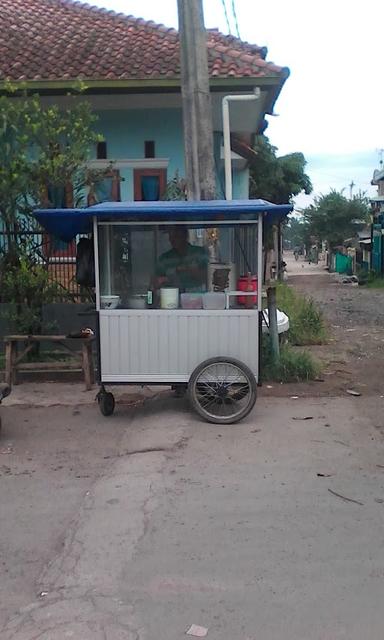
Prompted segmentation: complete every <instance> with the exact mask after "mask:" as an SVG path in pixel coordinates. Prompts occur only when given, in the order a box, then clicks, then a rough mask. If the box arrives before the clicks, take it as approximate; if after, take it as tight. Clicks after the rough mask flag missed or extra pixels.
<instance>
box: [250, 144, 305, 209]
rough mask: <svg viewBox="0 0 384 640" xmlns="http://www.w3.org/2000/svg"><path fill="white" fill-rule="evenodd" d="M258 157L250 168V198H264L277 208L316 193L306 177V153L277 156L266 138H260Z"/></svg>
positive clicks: (274, 148) (275, 150)
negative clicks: (301, 196)
mask: <svg viewBox="0 0 384 640" xmlns="http://www.w3.org/2000/svg"><path fill="white" fill-rule="evenodd" d="M254 149H255V151H256V152H257V157H256V158H255V160H254V162H253V163H252V165H251V167H250V197H251V198H263V199H264V200H269V201H270V202H274V203H276V204H285V203H287V202H291V200H292V198H293V196H297V195H298V194H299V193H300V192H301V191H304V193H306V194H310V193H311V192H312V183H311V180H310V178H309V176H308V175H307V174H306V173H305V166H306V164H307V162H306V160H305V157H304V155H303V154H302V153H299V152H296V153H289V154H288V155H285V156H277V155H276V152H277V147H274V146H273V145H271V143H270V142H269V140H268V138H267V137H266V136H263V135H262V136H257V139H256V143H255V146H254Z"/></svg>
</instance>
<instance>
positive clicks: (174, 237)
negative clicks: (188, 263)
mask: <svg viewBox="0 0 384 640" xmlns="http://www.w3.org/2000/svg"><path fill="white" fill-rule="evenodd" d="M168 237H169V242H170V244H171V246H172V248H173V249H175V250H176V251H179V252H180V253H182V252H183V251H185V249H186V247H187V245H188V229H187V227H182V226H180V227H176V226H175V227H172V228H171V229H170V231H169V234H168Z"/></svg>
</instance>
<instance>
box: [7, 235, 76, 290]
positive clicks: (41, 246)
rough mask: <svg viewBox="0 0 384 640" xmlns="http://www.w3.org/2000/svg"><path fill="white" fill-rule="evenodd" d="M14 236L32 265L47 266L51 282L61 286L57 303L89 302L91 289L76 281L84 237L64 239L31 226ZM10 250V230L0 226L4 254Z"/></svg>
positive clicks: (58, 286) (58, 288)
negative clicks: (8, 234) (80, 244)
mask: <svg viewBox="0 0 384 640" xmlns="http://www.w3.org/2000/svg"><path fill="white" fill-rule="evenodd" d="M13 237H14V238H15V239H16V242H17V244H18V245H19V246H22V247H23V250H24V251H25V252H26V254H27V255H28V257H29V259H30V261H31V264H39V265H41V266H43V267H44V268H45V269H46V270H47V273H48V275H49V281H50V282H52V283H55V284H56V285H57V287H56V289H57V293H55V300H54V302H87V301H88V300H89V291H88V290H86V289H84V287H80V286H79V285H78V284H77V282H76V245H77V242H78V241H79V239H80V237H81V236H78V237H76V238H75V239H74V240H73V241H72V242H70V243H65V242H61V241H60V240H57V239H55V238H53V237H52V236H50V235H48V234H47V233H45V232H44V231H42V230H41V229H39V228H32V227H27V228H23V229H22V230H20V231H18V232H16V233H15V232H13ZM8 250H9V239H8V236H7V234H6V232H5V231H4V230H2V229H0V257H1V255H4V254H5V253H7V251H8Z"/></svg>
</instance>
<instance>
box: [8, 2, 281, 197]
mask: <svg viewBox="0 0 384 640" xmlns="http://www.w3.org/2000/svg"><path fill="white" fill-rule="evenodd" d="M0 40H1V41H2V42H3V45H2V58H1V60H0V90H1V86H2V85H3V86H4V83H5V82H6V81H7V80H11V81H12V83H14V84H16V85H17V84H20V85H21V84H22V85H23V86H27V88H28V90H30V91H34V92H38V93H39V94H40V95H41V96H42V97H43V100H44V101H45V102H47V103H52V102H54V103H56V104H62V105H64V104H65V103H66V100H67V97H66V95H67V93H68V91H69V90H71V89H72V88H73V87H74V84H75V83H78V81H79V80H81V81H82V83H83V84H84V86H85V87H86V88H85V91H84V92H83V94H82V97H81V99H82V100H83V99H87V100H89V101H90V103H91V105H92V108H93V110H94V111H95V112H96V113H97V115H98V116H99V122H98V127H97V128H98V131H99V132H100V133H101V134H102V135H103V137H104V142H103V143H100V144H99V145H97V148H95V149H94V150H93V158H92V160H91V163H90V166H91V167H92V168H95V169H96V168H98V169H108V168H111V174H110V176H108V178H106V179H105V180H104V181H103V183H102V184H99V185H98V187H97V189H95V190H94V192H93V193H92V194H89V196H90V198H89V199H90V201H93V202H94V201H95V200H105V199H121V200H140V199H149V200H156V199H158V198H160V197H161V195H162V193H163V192H164V190H165V188H166V185H167V183H168V182H169V181H170V180H172V179H173V178H174V177H175V176H176V175H178V176H179V177H180V178H182V177H183V176H184V149H183V122H182V105H181V89H180V54H179V36H178V32H177V31H176V30H175V29H169V28H167V27H165V26H163V25H159V24H155V23H154V22H152V21H145V20H142V19H140V18H134V17H132V16H126V15H123V14H117V13H114V12H112V11H107V10H103V9H99V8H96V7H92V6H90V5H87V4H83V3H80V2H75V1H73V0H28V2H25V1H24V0H2V7H1V11H0ZM207 52H208V64H209V75H210V91H211V97H212V119H213V122H212V124H213V130H214V146H215V148H214V156H215V166H216V185H217V195H218V197H223V195H224V170H223V166H224V160H223V120H222V104H223V98H224V97H225V96H228V95H230V96H232V95H237V94H251V93H252V94H257V98H255V100H253V101H252V102H236V103H235V102H234V103H231V106H230V126H231V144H232V171H233V187H234V190H233V197H234V198H247V197H248V183H249V171H248V163H249V160H250V159H254V155H255V154H254V152H253V149H252V147H253V138H254V136H255V135H256V134H257V133H260V132H262V131H263V130H264V128H265V125H266V121H265V116H266V114H272V113H273V108H274V105H275V102H276V100H277V98H278V96H279V93H280V91H281V88H282V86H283V84H284V82H285V80H286V79H287V77H288V75H289V71H288V69H287V68H286V67H281V66H277V65H275V64H273V63H271V62H268V61H267V60H266V56H267V49H266V47H260V46H257V45H253V44H249V43H246V42H242V41H241V40H239V39H237V38H235V37H233V36H226V35H223V34H222V33H220V32H218V31H217V30H208V31H207Z"/></svg>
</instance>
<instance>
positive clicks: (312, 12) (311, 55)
mask: <svg viewBox="0 0 384 640" xmlns="http://www.w3.org/2000/svg"><path fill="white" fill-rule="evenodd" d="M224 3H225V4H226V7H227V14H228V19H229V23H230V27H231V31H232V33H234V34H235V33H236V28H235V20H234V17H233V13H232V0H204V11H205V23H206V26H207V27H218V28H219V29H220V30H221V31H223V32H224V33H228V25H227V21H226V18H225V13H224V7H223V4H224ZM91 4H94V5H98V6H100V7H105V8H108V9H114V10H115V11H121V12H123V13H126V14H131V15H134V16H136V17H140V16H141V17H143V18H145V19H152V20H155V21H156V22H162V23H163V24H166V25H167V26H174V27H177V2H176V0H92V2H91ZM234 5H235V8H236V12H237V19H238V25H239V32H240V36H241V38H242V39H243V40H247V41H248V42H251V43H254V44H258V45H262V46H267V47H268V60H270V61H273V62H275V63H276V64H279V65H282V66H287V67H289V68H290V70H291V76H290V78H289V79H288V80H287V82H286V84H285V86H284V88H283V90H282V93H281V96H280V98H279V100H278V102H277V103H276V106H275V111H276V113H277V114H278V117H275V118H269V122H270V124H269V127H268V129H267V135H268V136H269V138H270V140H271V142H272V143H273V144H274V145H275V146H277V147H278V148H279V153H281V154H283V153H289V152H291V151H302V152H303V153H304V154H305V156H306V158H307V160H308V167H307V170H308V173H309V174H310V176H311V179H312V182H313V184H314V187H315V190H314V191H315V193H326V192H328V191H329V189H330V188H335V189H342V188H347V191H346V192H347V193H348V194H349V186H348V185H349V184H350V183H351V181H352V180H353V181H354V182H355V185H356V186H355V187H354V192H355V193H356V192H357V190H358V189H361V190H363V191H368V192H369V193H372V192H373V188H372V187H370V181H371V178H372V174H373V170H374V169H375V168H376V167H378V163H379V157H378V150H379V149H380V148H384V117H383V108H384V81H383V70H382V61H383V52H384V3H383V2H382V0H364V2H360V1H358V0H321V2H319V1H317V2H314V0H290V2H287V0H273V1H269V2H258V1H256V0H235V1H234ZM306 201H307V199H306V198H299V199H298V200H297V205H299V206H303V205H304V204H305V203H306Z"/></svg>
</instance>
